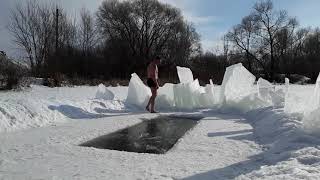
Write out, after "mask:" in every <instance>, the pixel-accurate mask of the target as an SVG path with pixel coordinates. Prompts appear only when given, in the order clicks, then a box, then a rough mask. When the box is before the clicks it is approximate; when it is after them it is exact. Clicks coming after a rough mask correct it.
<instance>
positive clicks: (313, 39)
mask: <svg viewBox="0 0 320 180" xmlns="http://www.w3.org/2000/svg"><path fill="white" fill-rule="evenodd" d="M9 30H10V32H11V33H12V35H13V38H14V42H15V43H16V44H17V45H18V46H19V47H20V48H22V49H23V50H24V52H25V53H26V57H27V60H28V64H29V65H30V69H31V72H30V73H31V75H32V76H35V77H51V78H55V79H61V78H63V77H69V78H75V77H80V78H87V79H103V80H110V79H129V78H130V74H131V73H133V72H136V73H138V74H139V75H141V76H144V75H145V68H146V66H147V64H148V62H150V60H151V59H152V58H153V57H155V56H160V57H161V58H162V59H163V62H162V65H161V66H160V72H162V74H160V76H161V77H162V78H165V79H167V80H170V81H176V78H177V75H176V72H175V66H177V65H179V66H187V67H190V68H191V69H192V70H193V72H194V74H195V76H196V77H198V78H200V79H202V80H204V81H205V82H207V81H208V80H209V79H213V80H214V81H215V82H217V83H219V82H221V80H222V78H223V74H224V71H225V68H226V67H227V66H229V65H231V64H234V63H238V62H242V63H243V64H244V65H245V66H246V67H247V68H248V70H249V71H251V72H252V73H254V74H255V75H256V76H257V77H264V78H266V79H268V80H271V81H276V82H279V81H282V79H283V77H282V76H281V78H282V79H281V78H279V77H280V76H279V75H281V74H282V75H284V76H287V77H290V76H291V75H292V74H300V75H305V76H308V77H310V78H312V79H313V80H315V78H316V77H317V75H318V72H319V70H320V61H319V56H320V38H319V37H320V30H319V29H318V28H316V29H311V28H304V27H300V26H299V23H298V20H297V19H296V18H292V17H290V16H289V15H288V13H287V11H285V10H279V11H278V10H275V9H274V7H273V3H272V1H271V0H261V1H259V2H257V3H256V4H255V5H254V6H253V8H252V11H251V13H250V14H248V15H247V16H246V17H243V19H242V21H241V22H240V23H239V24H237V25H235V26H234V27H232V28H231V29H230V31H229V32H228V33H226V34H225V36H224V37H223V38H222V39H223V49H222V51H221V52H222V53H219V54H217V53H213V52H202V50H201V44H200V36H199V34H198V33H197V32H196V29H195V27H194V26H193V24H191V23H189V22H187V21H185V20H184V18H183V16H182V13H181V11H180V10H179V9H178V8H175V7H172V6H170V5H168V4H163V3H160V2H159V1H158V0H131V1H129V0H128V1H119V0H105V1H103V2H102V4H101V5H100V6H99V8H98V10H97V11H96V12H95V13H91V12H90V11H88V10H86V9H82V10H81V11H80V13H79V15H78V16H77V17H71V16H69V15H68V14H67V12H66V11H65V10H64V9H63V8H62V7H60V6H58V5H56V4H48V3H40V2H38V1H35V0H29V1H27V2H26V3H24V4H22V3H20V4H18V5H17V6H16V7H15V8H14V9H13V10H12V13H11V23H10V25H9Z"/></svg>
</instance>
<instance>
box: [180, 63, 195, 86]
mask: <svg viewBox="0 0 320 180" xmlns="http://www.w3.org/2000/svg"><path fill="white" fill-rule="evenodd" d="M177 72H178V77H179V80H180V83H192V82H193V81H194V79H193V74H192V71H191V70H190V69H189V68H186V67H180V66H177Z"/></svg>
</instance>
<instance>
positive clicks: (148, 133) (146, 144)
mask: <svg viewBox="0 0 320 180" xmlns="http://www.w3.org/2000/svg"><path fill="white" fill-rule="evenodd" d="M200 119H201V117H192V118H190V117H173V116H160V117H158V118H155V119H151V120H144V121H143V122H141V123H139V124H137V125H134V126H131V127H128V128H126V129H122V130H119V131H117V132H114V133H111V134H106V135H103V136H100V137H97V138H95V139H92V140H90V141H87V142H85V143H83V144H80V146H87V147H95V148H99V149H111V150H118V151H128V152H137V153H153V154H164V153H166V152H167V151H168V150H169V149H171V148H172V147H173V146H174V144H175V143H176V142H177V141H178V140H179V139H180V138H181V137H182V136H183V135H184V134H185V133H186V132H187V131H188V130H190V129H191V128H193V127H194V126H195V125H196V124H197V123H198V121H199V120H200Z"/></svg>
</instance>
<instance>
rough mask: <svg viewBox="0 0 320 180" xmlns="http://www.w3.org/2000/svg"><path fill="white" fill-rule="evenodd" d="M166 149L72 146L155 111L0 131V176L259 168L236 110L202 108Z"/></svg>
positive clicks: (222, 173)
mask: <svg viewBox="0 0 320 180" xmlns="http://www.w3.org/2000/svg"><path fill="white" fill-rule="evenodd" d="M202 115H204V116H205V118H204V119H202V120H201V121H200V122H199V124H198V125H197V126H196V127H195V128H194V129H192V130H191V131H189V132H187V134H186V135H185V136H184V137H183V138H182V139H180V141H179V142H178V143H177V144H176V145H175V146H174V147H173V148H172V149H171V150H170V151H169V152H167V153H166V154H164V155H155V154H138V153H129V152H120V151H113V150H104V149H94V148H87V147H80V146H78V145H79V144H80V143H82V142H85V141H87V140H90V139H92V138H95V137H97V136H100V135H104V134H107V133H111V132H114V131H116V130H119V129H122V128H125V127H128V126H132V125H134V124H136V123H139V122H141V121H142V120H143V119H151V118H154V117H155V115H150V114H138V115H125V116H114V117H107V118H102V119H95V120H88V121H86V120H85V121H82V120H81V121H79V122H73V123H68V124H63V125H60V126H51V127H44V128H37V129H30V130H23V131H18V132H12V133H2V134H1V135H0V142H1V146H0V179H121V180H123V179H233V178H236V177H237V176H239V175H241V174H244V173H249V172H251V171H253V170H256V169H258V168H259V164H260V162H259V161H260V160H259V158H257V157H259V154H260V153H261V148H260V146H259V145H258V144H257V143H256V142H255V138H254V135H253V132H252V131H253V130H252V127H251V126H250V125H249V124H248V123H247V122H246V120H245V119H243V118H241V117H239V116H232V115H222V114H217V113H210V112H207V113H203V114H202Z"/></svg>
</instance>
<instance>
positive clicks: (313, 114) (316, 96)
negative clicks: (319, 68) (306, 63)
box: [303, 73, 320, 135]
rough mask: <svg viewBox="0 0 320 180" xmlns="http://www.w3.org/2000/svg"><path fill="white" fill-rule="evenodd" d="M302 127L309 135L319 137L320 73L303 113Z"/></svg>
mask: <svg viewBox="0 0 320 180" xmlns="http://www.w3.org/2000/svg"><path fill="white" fill-rule="evenodd" d="M303 127H304V128H305V130H306V131H308V132H310V133H316V134H317V135H320V73H319V76H318V78H317V81H316V86H315V88H314V92H313V95H312V97H311V98H310V100H309V102H308V105H307V106H306V109H305V111H304V118H303Z"/></svg>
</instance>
